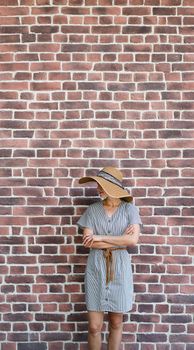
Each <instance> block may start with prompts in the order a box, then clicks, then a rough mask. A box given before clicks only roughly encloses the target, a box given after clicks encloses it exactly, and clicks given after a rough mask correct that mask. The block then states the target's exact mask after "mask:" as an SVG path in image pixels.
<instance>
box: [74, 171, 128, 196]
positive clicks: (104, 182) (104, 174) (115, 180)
mask: <svg viewBox="0 0 194 350" xmlns="http://www.w3.org/2000/svg"><path fill="white" fill-rule="evenodd" d="M122 180H123V174H122V173H121V171H120V170H119V169H117V168H114V167H106V168H103V169H102V170H100V171H99V173H98V174H97V176H86V177H82V178H81V179H80V180H79V183H80V184H83V183H86V182H90V181H96V182H97V183H98V184H99V185H100V186H101V187H102V188H103V190H104V191H105V192H106V193H107V194H108V196H110V197H113V198H122V199H123V200H125V201H126V202H131V201H132V199H133V197H131V196H130V195H129V193H128V192H127V190H126V189H125V187H124V186H123V184H122Z"/></svg>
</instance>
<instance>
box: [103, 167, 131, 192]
mask: <svg viewBox="0 0 194 350" xmlns="http://www.w3.org/2000/svg"><path fill="white" fill-rule="evenodd" d="M97 176H99V177H102V178H103V179H104V180H107V181H110V182H111V183H113V184H114V185H117V186H119V187H120V188H122V189H123V190H124V189H125V188H124V187H123V185H122V183H121V181H119V180H118V179H117V178H116V177H114V176H112V175H110V174H109V173H106V172H105V171H103V170H101V171H100V172H99V173H98V175H97Z"/></svg>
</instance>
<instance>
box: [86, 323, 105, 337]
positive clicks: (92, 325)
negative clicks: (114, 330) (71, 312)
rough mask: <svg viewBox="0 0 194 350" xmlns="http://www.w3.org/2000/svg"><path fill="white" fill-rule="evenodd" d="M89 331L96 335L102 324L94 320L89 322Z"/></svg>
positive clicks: (99, 331)
mask: <svg viewBox="0 0 194 350" xmlns="http://www.w3.org/2000/svg"><path fill="white" fill-rule="evenodd" d="M88 328H89V333H90V334H92V335H98V334H99V333H101V331H102V324H101V323H96V322H90V323H89V327H88Z"/></svg>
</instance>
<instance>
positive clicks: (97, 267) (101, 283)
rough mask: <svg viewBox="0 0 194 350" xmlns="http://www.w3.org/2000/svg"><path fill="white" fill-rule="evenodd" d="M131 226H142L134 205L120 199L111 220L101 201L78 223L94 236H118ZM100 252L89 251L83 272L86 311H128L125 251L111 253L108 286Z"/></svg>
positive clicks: (130, 298)
mask: <svg viewBox="0 0 194 350" xmlns="http://www.w3.org/2000/svg"><path fill="white" fill-rule="evenodd" d="M130 224H141V219H140V216H139V211H138V209H137V207H136V206H135V205H134V204H132V203H128V202H125V201H123V200H122V201H121V203H120V205H119V207H118V208H117V210H116V211H115V212H114V213H113V214H112V216H111V217H110V216H108V214H107V213H106V211H105V209H104V206H103V202H102V201H100V202H96V203H93V204H91V205H90V206H89V207H88V208H87V209H86V211H85V212H84V214H83V215H82V216H81V217H80V219H79V220H78V225H79V226H81V227H82V228H83V227H88V228H91V229H92V230H93V234H94V235H113V236H120V235H122V234H123V232H124V231H125V229H126V228H127V226H128V225H130ZM117 248H118V247H117ZM103 252H104V251H103V249H95V248H91V249H90V252H89V256H88V260H87V265H86V271H85V300H86V307H87V310H88V311H108V312H120V313H125V312H128V311H130V310H131V309H132V304H133V276H132V269H131V257H130V255H129V253H128V251H127V249H124V250H113V251H112V255H113V261H114V278H113V280H112V281H110V282H109V283H108V284H107V283H106V259H105V257H104V255H103Z"/></svg>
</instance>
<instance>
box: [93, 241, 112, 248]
mask: <svg viewBox="0 0 194 350" xmlns="http://www.w3.org/2000/svg"><path fill="white" fill-rule="evenodd" d="M114 247H115V244H110V243H106V242H95V241H94V242H93V243H92V245H91V247H90V248H96V249H107V248H114Z"/></svg>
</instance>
